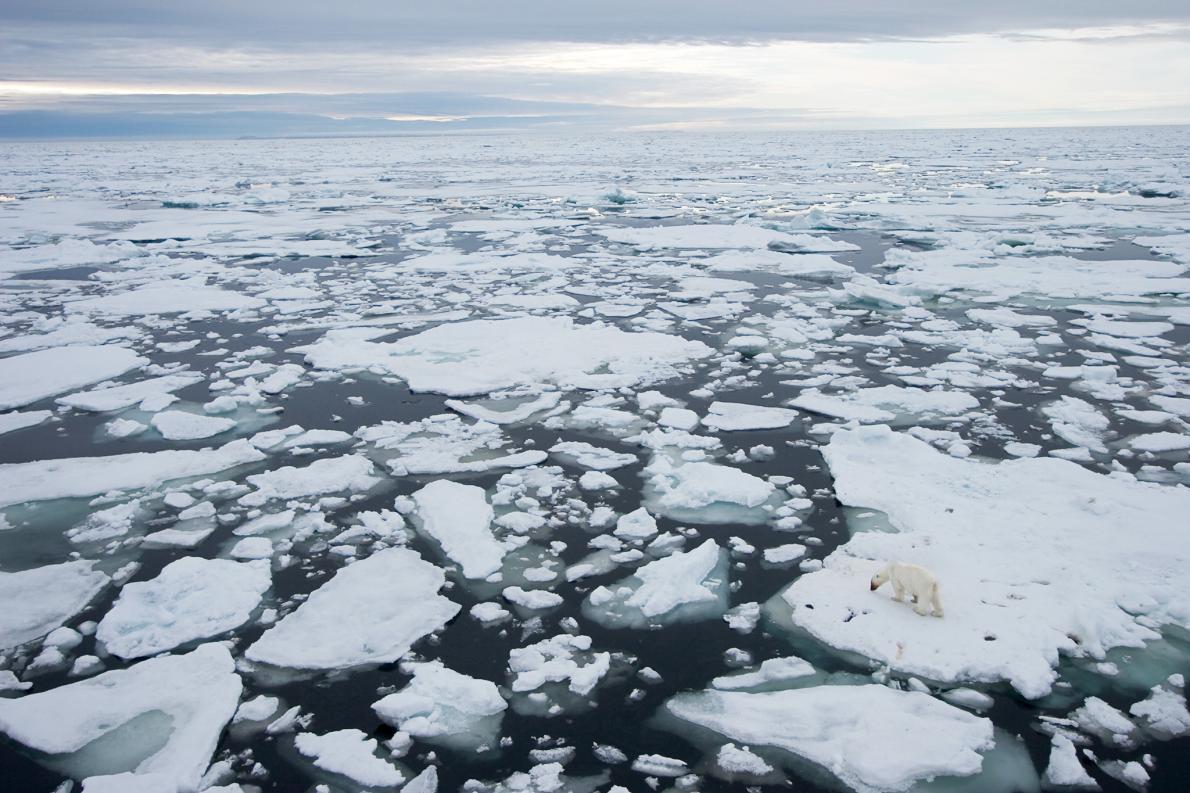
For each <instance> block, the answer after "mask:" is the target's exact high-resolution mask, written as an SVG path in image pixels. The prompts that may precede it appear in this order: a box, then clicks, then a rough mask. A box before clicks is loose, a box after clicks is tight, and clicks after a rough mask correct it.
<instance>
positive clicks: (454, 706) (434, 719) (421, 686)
mask: <svg viewBox="0 0 1190 793" xmlns="http://www.w3.org/2000/svg"><path fill="white" fill-rule="evenodd" d="M412 671H413V680H412V681H411V682H410V683H409V685H407V686H405V687H404V688H403V689H401V690H400V691H397V692H396V693H393V694H389V695H388V696H386V697H384V698H382V699H380V700H378V701H377V702H375V703H374V704H373V705H372V710H374V711H376V715H378V716H379V717H380V718H381V719H383V720H384V721H385V722H387V723H388V724H391V725H393V726H394V727H396V728H397V729H399V730H401V731H402V732H406V733H408V734H409V735H412V736H413V737H414V738H429V739H433V738H438V737H442V736H455V737H460V736H461V737H467V736H470V738H471V740H472V742H473V743H477V744H483V743H487V742H489V741H494V739H495V737H496V735H497V734H498V732H499V726H500V719H499V718H498V717H499V716H500V714H501V713H503V712H504V710H505V709H506V708H507V707H508V703H507V702H505V701H504V698H503V697H502V696H500V691H499V689H498V688H497V687H496V684H495V683H492V682H490V681H488V680H480V679H478V678H474V677H468V676H467V675H463V674H460V673H458V672H456V671H454V670H453V669H448V668H447V667H445V666H444V665H443V664H442V663H441V662H439V661H431V662H429V663H424V664H416V665H413V667H412ZM492 717H497V718H495V719H493V718H492Z"/></svg>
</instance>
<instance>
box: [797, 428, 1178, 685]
mask: <svg viewBox="0 0 1190 793" xmlns="http://www.w3.org/2000/svg"><path fill="white" fill-rule="evenodd" d="M823 454H824V456H825V457H826V460H827V463H828V465H830V469H831V473H832V475H833V476H834V477H835V492H836V493H837V496H838V498H839V500H840V501H842V502H843V503H844V504H846V505H848V506H851V507H862V508H865V509H872V510H879V511H880V512H882V513H884V514H885V515H886V516H887V519H888V521H889V523H890V524H891V527H892V528H893V530H892V531H876V530H873V531H860V532H858V533H857V534H855V536H854V537H852V539H851V540H850V541H848V542H847V543H846V544H845V545H844V546H843V547H842V548H840V549H839V550H838V551H836V552H835V553H834V554H832V555H831V556H829V557H828V558H827V559H826V560H825V567H824V569H822V570H820V571H817V572H813V573H810V574H808V575H806V576H803V577H802V578H800V579H798V580H797V581H795V582H794V583H793V585H792V586H790V587H789V588H788V589H787V590H786V591H784V592H783V593H782V594H781V598H782V599H783V600H784V602H785V603H786V604H788V606H789V607H790V608H791V609H792V620H793V623H794V624H795V625H797V626H798V627H800V628H802V629H804V630H806V631H808V632H810V633H811V634H813V635H814V636H815V637H817V638H818V639H819V640H821V641H823V642H825V643H827V644H829V645H831V646H832V647H835V648H837V649H840V650H846V651H850V652H855V653H859V654H861V655H864V656H866V657H868V658H872V659H874V660H876V661H879V662H880V663H883V664H888V665H889V666H890V667H892V668H893V669H896V670H898V671H900V672H903V673H906V674H912V675H918V676H922V677H926V678H929V679H932V680H936V681H941V682H958V681H963V680H976V681H983V682H995V681H999V680H1005V681H1008V682H1010V683H1011V684H1012V685H1013V687H1014V688H1016V689H1017V690H1018V691H1020V692H1021V694H1023V695H1024V696H1026V697H1030V698H1036V697H1041V696H1043V695H1045V694H1047V693H1048V692H1049V691H1050V690H1051V688H1052V687H1053V684H1054V681H1055V680H1056V677H1057V672H1056V669H1055V667H1056V666H1057V664H1058V661H1059V658H1060V656H1061V655H1062V654H1067V655H1076V656H1089V657H1092V658H1103V657H1104V654H1105V653H1106V652H1107V651H1108V650H1110V649H1112V648H1113V647H1133V648H1140V647H1143V646H1144V645H1145V643H1146V642H1151V641H1154V640H1157V639H1159V638H1160V637H1161V634H1160V631H1159V629H1160V626H1161V625H1163V624H1172V625H1177V626H1181V627H1190V578H1188V577H1187V576H1186V574H1185V573H1186V570H1187V569H1190V534H1187V532H1186V531H1185V517H1186V515H1188V514H1190V490H1186V489H1184V488H1178V487H1174V488H1171V487H1166V486H1162V485H1156V484H1148V483H1143V482H1137V481H1135V480H1133V479H1131V478H1127V477H1113V476H1107V475H1103V474H1096V473H1093V472H1091V471H1088V470H1086V469H1085V468H1083V467H1081V466H1079V465H1077V464H1075V463H1072V462H1069V461H1066V460H1059V459H1053V458H1044V459H1042V458H1038V459H1019V460H1009V461H1004V462H999V463H990V462H984V461H978V460H970V459H956V458H954V457H951V456H948V455H946V454H943V453H942V452H939V451H936V450H935V449H933V448H931V446H930V445H929V444H928V443H925V442H924V441H921V440H918V439H917V438H914V437H912V436H910V435H907V434H903V433H897V432H894V431H892V430H890V429H889V428H888V427H885V426H874V427H865V428H860V429H854V430H841V431H839V432H836V433H835V434H834V435H833V436H832V437H831V440H830V443H829V444H828V445H827V446H826V448H825V449H824V450H823ZM859 520H860V521H861V524H862V519H859ZM1125 526H1127V527H1129V528H1128V531H1127V532H1126V533H1122V530H1121V529H1122V527H1125ZM856 528H862V525H861V526H856ZM889 559H899V560H904V561H910V562H912V563H914V564H920V565H923V566H925V567H927V568H929V569H930V570H931V571H933V573H934V574H935V575H936V576H937V578H938V580H939V582H940V585H941V591H942V598H943V602H944V603H945V605H946V617H945V618H944V619H922V618H920V617H918V616H917V615H916V614H915V613H914V612H913V610H912V609H911V608H909V607H908V606H906V605H905V604H903V603H898V602H896V601H895V600H893V599H892V598H891V597H889V596H888V595H882V594H880V595H873V594H872V593H871V592H869V591H868V585H867V583H868V579H870V578H871V577H872V575H873V574H874V573H875V572H876V571H877V570H878V569H879V568H880V567H881V566H883V564H884V562H885V560H889Z"/></svg>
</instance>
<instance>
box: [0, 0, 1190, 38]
mask: <svg viewBox="0 0 1190 793" xmlns="http://www.w3.org/2000/svg"><path fill="white" fill-rule="evenodd" d="M1161 21H1177V22H1186V21H1190V3H1186V2H1184V0H1180V1H1179V0H1139V2H1127V3H1122V2H1119V0H1078V2H1071V1H1070V0H1060V1H1059V2H1054V1H1053V0H1049V1H1048V2H1046V1H1045V0H1033V1H1031V2H1030V1H1029V0H996V1H994V2H988V1H987V0H976V1H975V2H971V1H970V0H967V1H966V2H964V0H903V1H902V2H888V1H887V0H834V1H833V2H801V1H800V0H799V1H794V2H790V1H789V0H786V1H785V2H782V1H781V0H746V1H741V2H734V1H728V0H604V2H601V3H598V4H587V3H568V2H556V1H555V0H453V1H451V0H446V2H436V3H425V2H402V1H401V0H338V2H334V3H328V2H325V0H203V1H202V2H178V3H175V2H162V0H105V1H104V2H94V3H92V2H83V0H6V2H4V3H0V27H2V28H7V29H8V30H9V31H10V34H9V35H10V36H12V37H19V36H20V35H22V34H24V35H39V34H45V33H47V32H56V33H58V34H62V35H63V36H65V35H66V34H67V33H68V32H69V33H71V34H75V35H88V34H90V35H96V36H114V37H133V38H139V37H147V38H152V39H155V40H158V41H166V40H170V41H184V42H189V43H192V44H201V45H203V46H245V45H254V46H270V45H277V46H281V45H290V46H303V47H305V46H311V45H325V44H327V43H329V42H345V41H346V42H354V43H356V44H358V45H360V46H386V45H387V46H418V45H444V44H447V45H453V44H462V43H469V42H471V43H490V42H498V41H511V42H515V41H588V42H621V41H656V40H675V39H676V40H706V41H749V40H756V41H766V40H773V39H794V40H811V41H851V40H862V39H872V38H898V37H909V38H913V37H925V36H942V35H951V34H959V33H999V32H1006V31H1020V30H1030V29H1037V28H1048V27H1063V28H1069V27H1086V26H1099V25H1112V24H1121V23H1128V24H1142V23H1151V22H1161Z"/></svg>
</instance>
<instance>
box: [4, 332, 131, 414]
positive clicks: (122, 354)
mask: <svg viewBox="0 0 1190 793" xmlns="http://www.w3.org/2000/svg"><path fill="white" fill-rule="evenodd" d="M148 362H149V359H148V358H142V357H141V356H139V355H137V354H136V353H135V352H134V351H132V350H130V349H128V348H127V347H117V346H115V345H103V346H78V347H51V348H50V349H48V350H38V351H36V352H27V353H23V354H21V355H12V356H9V357H7V358H0V410H8V409H9V408H19V407H24V406H25V405H28V404H31V403H33V402H37V401H40V400H42V399H45V398H46V397H52V396H54V395H55V394H61V393H62V392H64V391H73V390H75V389H76V388H82V387H83V386H87V385H90V384H92V383H97V382H99V381H101V380H108V379H110V378H112V377H118V376H120V375H122V374H124V373H125V372H128V371H131V370H133V369H139V368H141V367H142V366H144V365H145V364H147V363H148Z"/></svg>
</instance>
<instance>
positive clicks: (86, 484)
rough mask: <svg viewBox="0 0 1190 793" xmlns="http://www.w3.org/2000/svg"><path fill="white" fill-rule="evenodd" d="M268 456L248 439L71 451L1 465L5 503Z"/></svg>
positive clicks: (130, 486)
mask: <svg viewBox="0 0 1190 793" xmlns="http://www.w3.org/2000/svg"><path fill="white" fill-rule="evenodd" d="M263 459H265V455H264V454H262V453H261V452H259V451H257V450H256V449H255V448H253V447H252V445H251V444H250V443H248V442H247V441H243V440H240V441H232V442H231V443H228V444H226V445H225V446H221V447H219V448H217V449H203V450H201V451H188V450H172V449H171V450H167V451H161V452H135V453H132V454H116V455H112V456H109V457H67V458H64V459H59V460H37V461H35V462H31V463H8V464H5V465H0V507H5V506H11V505H12V504H21V503H26V502H31V501H47V500H49V499H56V498H80V497H84V496H94V495H98V494H100V493H107V492H110V491H113V490H140V489H143V488H149V487H154V486H156V485H160V484H162V483H164V482H169V481H171V480H175V479H184V478H189V477H195V476H202V475H204V474H213V473H215V472H217V471H223V470H226V469H228V468H234V467H236V466H238V465H246V464H248V463H255V462H259V461H261V460H263Z"/></svg>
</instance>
